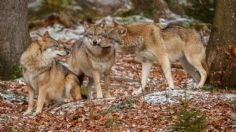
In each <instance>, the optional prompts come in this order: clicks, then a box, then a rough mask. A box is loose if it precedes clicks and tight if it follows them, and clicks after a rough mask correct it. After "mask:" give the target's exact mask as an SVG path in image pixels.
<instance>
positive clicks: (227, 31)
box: [207, 0, 236, 87]
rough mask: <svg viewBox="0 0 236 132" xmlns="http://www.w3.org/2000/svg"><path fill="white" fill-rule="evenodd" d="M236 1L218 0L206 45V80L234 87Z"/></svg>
mask: <svg viewBox="0 0 236 132" xmlns="http://www.w3.org/2000/svg"><path fill="white" fill-rule="evenodd" d="M235 7H236V1H235V0H218V1H217V4H216V12H215V16H214V20H213V31H212V33H211V38H210V41H209V44H208V46H207V63H208V66H209V68H210V70H209V73H210V74H209V79H208V82H210V83H211V84H214V85H216V86H219V87H236V8H235Z"/></svg>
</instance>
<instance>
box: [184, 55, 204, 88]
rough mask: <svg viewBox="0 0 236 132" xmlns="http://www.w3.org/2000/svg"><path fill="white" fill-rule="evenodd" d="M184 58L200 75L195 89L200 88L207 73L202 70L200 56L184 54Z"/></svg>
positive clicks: (201, 58)
mask: <svg viewBox="0 0 236 132" xmlns="http://www.w3.org/2000/svg"><path fill="white" fill-rule="evenodd" d="M186 58H187V60H188V62H189V63H190V64H192V65H193V66H194V67H195V68H196V69H197V70H198V72H199V73H200V76H201V79H200V81H199V83H198V84H197V88H202V87H203V85H204V83H205V81H206V79H207V72H206V70H205V69H204V68H203V65H202V60H203V57H202V55H199V54H195V55H188V54H186Z"/></svg>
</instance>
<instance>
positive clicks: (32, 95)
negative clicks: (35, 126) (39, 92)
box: [24, 85, 34, 115]
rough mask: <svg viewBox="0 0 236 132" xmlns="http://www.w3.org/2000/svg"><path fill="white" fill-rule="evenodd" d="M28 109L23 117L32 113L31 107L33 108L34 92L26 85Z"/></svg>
mask: <svg viewBox="0 0 236 132" xmlns="http://www.w3.org/2000/svg"><path fill="white" fill-rule="evenodd" d="M28 94H29V96H28V108H27V110H26V111H25V112H24V115H28V114H30V113H31V112H32V110H33V107H34V90H33V89H32V87H31V86H29V85H28Z"/></svg>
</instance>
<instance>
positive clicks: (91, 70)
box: [67, 22, 115, 99]
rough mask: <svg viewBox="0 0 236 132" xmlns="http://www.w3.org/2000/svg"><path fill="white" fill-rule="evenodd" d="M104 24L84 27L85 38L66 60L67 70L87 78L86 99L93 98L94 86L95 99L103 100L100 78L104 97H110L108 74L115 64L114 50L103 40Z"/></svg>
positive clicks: (74, 47)
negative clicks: (93, 88)
mask: <svg viewBox="0 0 236 132" xmlns="http://www.w3.org/2000/svg"><path fill="white" fill-rule="evenodd" d="M105 30H106V28H105V23H104V22H101V23H99V24H92V25H86V26H85V34H84V35H85V36H84V37H83V38H81V39H80V40H79V41H77V42H76V43H75V44H74V45H73V47H72V52H71V54H72V56H71V57H70V58H69V59H68V61H67V64H68V68H69V69H70V70H71V71H73V72H74V73H76V74H77V75H80V74H81V73H84V74H85V75H86V76H88V77H89V83H88V98H89V99H92V98H93V93H92V91H93V90H92V86H93V85H94V87H95V90H96V94H97V98H103V93H102V88H101V82H100V80H101V78H102V77H104V81H105V86H104V87H105V88H104V89H105V96H106V97H110V92H109V85H110V73H111V67H112V65H113V64H114V62H115V49H114V47H112V46H111V45H110V43H109V41H106V42H105V41H103V39H105Z"/></svg>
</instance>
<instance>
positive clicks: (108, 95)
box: [104, 71, 111, 98]
mask: <svg viewBox="0 0 236 132" xmlns="http://www.w3.org/2000/svg"><path fill="white" fill-rule="evenodd" d="M104 78H105V95H106V97H107V98H109V97H111V94H110V91H109V86H110V81H111V80H110V71H109V72H107V73H105V77H104Z"/></svg>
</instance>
